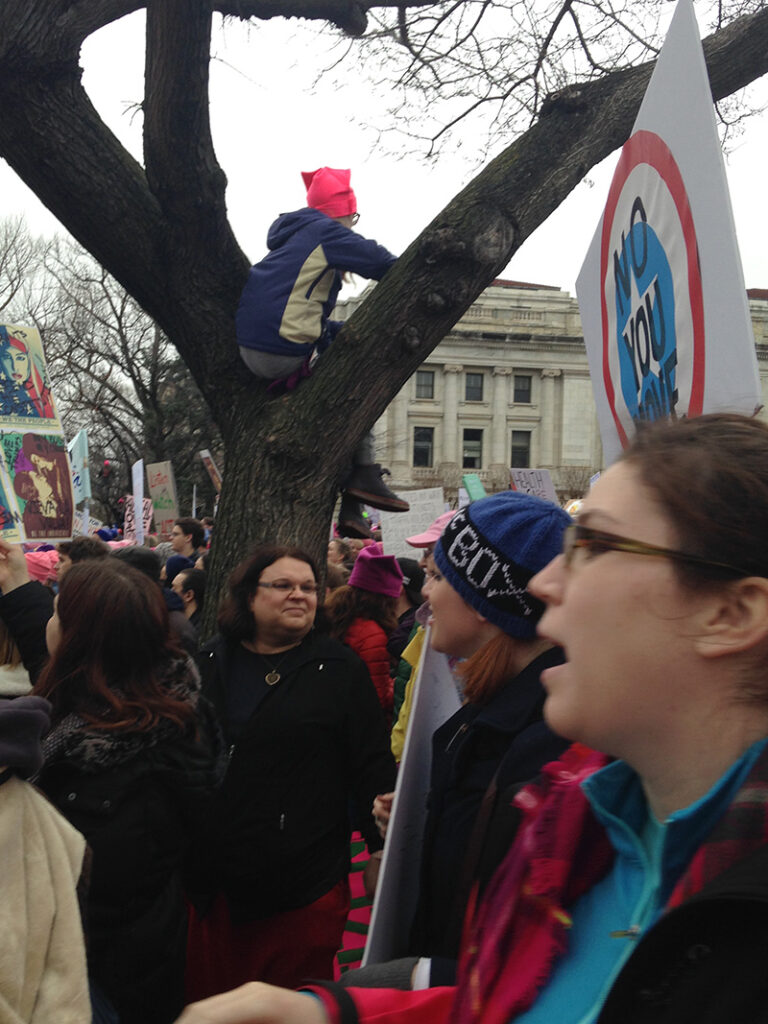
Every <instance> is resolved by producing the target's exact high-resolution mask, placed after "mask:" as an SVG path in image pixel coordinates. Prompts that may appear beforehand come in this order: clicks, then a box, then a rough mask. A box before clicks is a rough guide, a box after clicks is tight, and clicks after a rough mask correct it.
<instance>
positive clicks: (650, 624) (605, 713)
mask: <svg viewBox="0 0 768 1024" xmlns="http://www.w3.org/2000/svg"><path fill="white" fill-rule="evenodd" d="M766 521H768V428H767V427H766V426H765V425H764V424H762V423H759V422H757V421H755V420H749V419H746V418H743V417H739V416H730V415H714V416H703V417H700V418H698V419H693V420H681V421H677V422H676V423H674V424H671V425H660V426H652V427H650V428H649V429H647V430H644V431H642V432H641V434H640V436H639V437H638V439H637V440H636V442H635V443H634V444H633V445H632V447H631V448H630V449H629V450H628V451H627V453H626V454H625V455H624V456H623V458H622V459H621V460H620V461H619V462H618V463H617V464H616V465H614V466H613V467H612V468H611V469H609V470H608V472H607V473H605V474H604V475H603V476H602V477H601V478H600V480H599V481H598V483H597V484H596V485H595V487H594V488H593V490H592V492H591V493H590V494H589V496H588V497H587V499H586V500H585V502H584V507H583V510H582V513H581V517H580V523H579V528H578V529H576V530H573V531H571V533H570V535H569V538H568V540H567V541H566V552H565V554H564V555H561V556H559V557H558V558H556V559H555V560H554V561H553V562H552V563H550V565H549V566H548V567H547V568H546V569H544V570H543V571H542V572H540V573H539V574H538V575H537V576H535V577H534V578H533V580H532V581H531V583H530V585H529V589H530V590H531V592H532V593H533V594H535V595H536V596H537V597H538V598H540V599H541V600H542V601H544V602H545V604H546V606H547V610H546V612H545V613H544V616H543V618H542V620H541V623H540V627H539V628H540V632H541V634H542V636H546V637H548V638H549V639H550V640H552V641H553V642H555V643H558V644H560V645H561V646H562V647H563V649H564V651H565V655H566V661H565V662H564V664H562V665H560V666H555V667H552V668H550V669H548V670H547V671H545V672H544V673H543V675H542V682H543V684H544V687H545V689H546V691H547V694H548V696H547V701H546V704H545V709H544V713H545V717H546V719H547V721H548V722H549V723H550V725H551V726H552V727H553V728H554V729H555V730H556V731H558V732H560V733H561V734H563V735H564V736H567V737H568V738H569V739H571V740H575V741H577V743H576V745H575V746H573V747H571V748H570V749H569V750H568V751H567V752H566V754H564V755H563V756H562V758H561V759H560V761H559V762H556V763H554V764H552V765H549V766H547V768H546V769H545V771H544V773H543V776H542V778H541V779H540V780H538V781H537V782H536V783H535V784H531V785H529V786H527V787H525V788H524V789H523V790H522V791H521V792H520V793H519V794H518V796H517V798H516V803H517V805H518V807H519V808H520V810H521V813H522V814H523V823H522V825H521V827H520V830H519V832H518V834H517V837H516V840H515V842H514V844H513V846H512V848H511V849H510V851H509V853H508V854H507V856H506V858H505V860H504V861H503V862H502V864H501V866H500V868H499V870H498V871H497V873H496V875H495V876H494V878H493V880H492V881H491V883H490V885H489V887H488V889H487V890H486V892H485V895H484V898H483V901H482V903H481V905H480V907H479V908H478V911H477V913H476V914H474V916H473V917H472V920H471V921H469V922H468V928H467V932H466V938H465V943H464V947H463V955H462V960H461V964H460V969H459V979H458V986H457V988H455V989H431V990H427V991H425V992H410V993H396V992H392V991H382V990H362V989H360V990H354V989H346V990H345V992H344V993H343V996H342V997H337V996H336V995H334V994H333V993H329V992H327V991H325V990H320V989H318V990H316V992H315V994H314V998H315V1002H314V1003H310V1001H309V997H308V996H307V995H304V994H288V993H282V992H278V993H274V991H273V990H271V989H268V988H265V987H261V986H252V987H250V988H244V989H241V990H240V991H239V992H236V993H230V994H227V995H226V996H222V997H221V1002H220V1003H219V1004H214V1003H211V1004H209V1005H208V1006H207V1007H204V1008H201V1009H200V1011H199V1013H198V1011H197V1010H196V1009H194V1008H190V1009H188V1010H187V1012H186V1015H185V1016H183V1017H182V1020H183V1021H184V1022H185V1024H187V1022H189V1024H192V1022H194V1021H196V1020H203V1019H204V1020H206V1021H214V1022H225V1021H235V1020H241V1021H266V1020H282V1021H286V1022H290V1021H294V1020H295V1021H298V1020H301V1021H302V1022H304V1024H313V1022H317V1024H320V1022H326V1021H337V1020H338V1021H340V1020H342V1019H343V1020H345V1021H355V1020H359V1021H367V1020H371V1019H374V1018H375V1020H376V1021H377V1024H388V1022H391V1024H395V1022H397V1024H406V1022H409V1021H417V1020H418V1021H419V1022H420V1024H424V1022H426V1024H430V1022H433V1021H435V1022H437V1021H440V1022H442V1021H450V1022H452V1024H454V1022H461V1024H463V1022H468V1021H482V1024H508V1022H511V1021H514V1022H515V1024H541V1022H546V1024H554V1022H557V1024H571V1022H572V1024H576V1022H592V1021H595V1022H598V1024H645V1022H649V1024H650V1022H652V1024H673V1022H674V1024H687V1022H691V1024H693V1022H696V1024H752V1022H754V1021H758V1020H763V1019H765V1016H766V1000H767V998H768V986H766V983H765V970H764V964H765V958H766V955H767V954H768V746H767V744H768V692H767V691H768V688H767V687H766V661H768V531H766V526H765V524H766ZM597 751H600V753H597ZM301 1000H304V1003H302V1002H301ZM246 1009H247V1012H248V1015H247V1016H246ZM236 1012H237V1013H240V1014H241V1015H240V1016H239V1017H238V1016H235V1015H234V1014H235V1013H236ZM270 1013H272V1014H273V1016H270ZM195 1014H198V1016H197V1017H196V1016H195ZM342 1015H343V1016H342Z"/></svg>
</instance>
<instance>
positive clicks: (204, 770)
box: [37, 659, 224, 1024]
mask: <svg viewBox="0 0 768 1024" xmlns="http://www.w3.org/2000/svg"><path fill="white" fill-rule="evenodd" d="M174 671H175V672H176V674H177V675H178V677H179V678H180V679H183V680H187V681H188V685H189V699H190V701H192V702H194V704H195V707H196V716H195V718H194V719H193V721H192V722H191V723H189V725H187V726H186V727H185V728H177V727H176V726H174V725H170V724H166V725H164V726H161V727H158V729H159V731H158V730H153V731H151V732H148V733H144V734H131V737H128V742H129V743H130V744H131V746H130V754H129V755H128V754H127V752H126V750H125V749H121V746H122V743H123V740H122V735H123V734H120V733H116V734H111V733H104V732H103V731H97V730H89V731H87V732H86V737H87V741H84V742H81V743H78V737H77V735H76V734H75V733H74V732H73V735H72V741H73V742H74V743H75V744H77V746H76V749H73V750H70V749H69V748H68V747H67V746H66V745H65V746H63V747H62V748H61V749H60V750H58V751H54V752H53V753H52V754H51V755H50V756H49V757H48V758H47V759H46V762H45V764H44V766H43V768H42V770H41V772H40V775H39V777H38V779H37V784H38V786H39V787H40V788H41V789H42V791H43V792H44V793H45V795H46V796H47V797H48V799H49V800H50V801H51V802H52V803H53V804H54V806H55V807H56V808H57V809H58V810H59V811H60V812H61V813H62V814H63V815H64V817H65V818H67V819H68V820H69V821H70V822H71V823H72V824H73V825H74V826H75V828H77V829H78V830H79V831H80V832H82V834H83V835H84V836H85V838H86V840H87V841H88V845H89V846H90V848H91V850H92V852H93V860H92V867H91V875H90V884H89V889H88V900H87V914H86V938H87V943H88V968H89V973H90V974H91V975H92V976H93V978H94V979H95V980H96V981H97V982H98V983H99V984H100V986H101V988H102V989H103V990H104V992H105V993H106V994H107V996H108V997H109V999H110V1000H111V1002H112V1003H113V1004H114V1006H115V1007H116V1008H117V1009H118V1011H119V1013H120V1020H121V1022H123V1024H167V1022H169V1021H171V1020H173V1019H174V1018H175V1016H176V1015H177V1014H178V1013H180V1012H181V1009H182V1007H183V1004H184V987H183V983H184V963H185V954H186V934H187V911H186V906H185V903H184V897H183V891H182V878H183V870H184V861H185V858H186V856H187V853H188V851H189V847H190V844H191V842H192V839H193V836H194V835H195V833H196V830H197V828H198V827H199V821H200V820H201V819H204V818H205V817H206V815H207V813H208V808H209V805H210V801H211V800H212V797H213V793H214V791H215V788H216V786H217V784H218V782H219V780H220V777H221V772H222V769H223V760H224V758H223V747H222V741H221V737H220V733H219V730H218V725H217V723H216V721H215V716H214V714H213V711H212V709H211V707H210V705H209V704H208V702H207V701H205V700H203V699H199V696H198V691H197V687H198V686H199V682H198V680H197V673H196V671H195V668H194V665H193V664H192V662H190V661H189V660H188V659H185V661H183V662H182V661H177V662H176V663H175V668H174ZM53 735H54V733H52V734H51V736H53ZM132 737H134V738H132Z"/></svg>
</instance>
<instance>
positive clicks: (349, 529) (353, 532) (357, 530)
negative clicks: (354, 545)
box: [339, 522, 373, 540]
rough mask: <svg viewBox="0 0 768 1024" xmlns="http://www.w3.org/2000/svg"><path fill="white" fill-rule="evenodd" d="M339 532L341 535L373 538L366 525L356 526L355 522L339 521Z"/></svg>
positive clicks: (366, 538)
mask: <svg viewBox="0 0 768 1024" xmlns="http://www.w3.org/2000/svg"><path fill="white" fill-rule="evenodd" d="M339 532H340V533H341V535H342V537H354V538H357V539H359V540H373V534H372V533H371V531H370V530H369V529H368V527H367V526H358V525H357V523H350V522H343V523H342V522H339Z"/></svg>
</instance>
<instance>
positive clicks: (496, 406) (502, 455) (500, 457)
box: [488, 366, 512, 487]
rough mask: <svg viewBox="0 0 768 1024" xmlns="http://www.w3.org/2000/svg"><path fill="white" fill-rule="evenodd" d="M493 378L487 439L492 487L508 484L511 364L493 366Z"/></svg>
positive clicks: (506, 485)
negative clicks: (489, 431) (490, 415)
mask: <svg viewBox="0 0 768 1024" xmlns="http://www.w3.org/2000/svg"><path fill="white" fill-rule="evenodd" d="M491 376H492V379H493V400H492V411H493V419H492V421H491V436H490V439H489V447H488V452H489V456H490V458H489V462H488V469H489V470H490V472H491V474H492V476H491V479H492V480H493V485H494V487H508V486H509V465H508V461H509V460H508V458H507V452H508V451H509V446H508V445H507V434H508V433H509V423H508V413H509V384H510V380H511V378H512V367H511V366H494V367H493V370H492V371H491Z"/></svg>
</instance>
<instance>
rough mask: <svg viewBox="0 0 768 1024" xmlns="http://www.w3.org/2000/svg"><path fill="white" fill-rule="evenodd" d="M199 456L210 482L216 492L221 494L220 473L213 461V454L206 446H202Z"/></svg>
mask: <svg viewBox="0 0 768 1024" xmlns="http://www.w3.org/2000/svg"><path fill="white" fill-rule="evenodd" d="M200 458H201V459H202V460H203V465H204V466H205V468H206V469H207V470H208V476H209V477H210V478H211V483H212V484H213V486H214V488H215V489H216V493H217V494H221V473H220V472H219V467H218V466H217V465H216V463H215V462H214V459H213V456H212V455H211V453H210V452H209V451H208V449H207V448H203V450H202V451H201V452H200Z"/></svg>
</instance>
